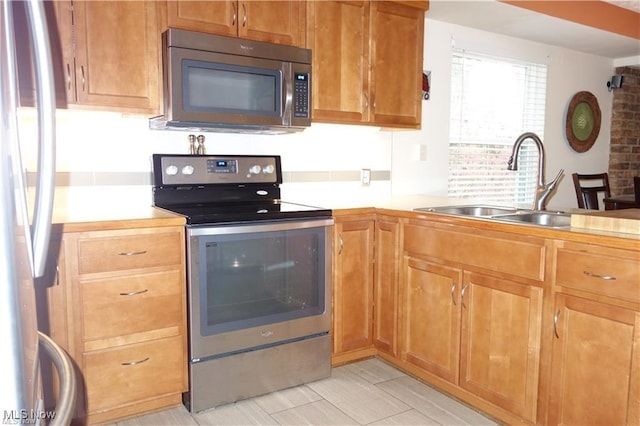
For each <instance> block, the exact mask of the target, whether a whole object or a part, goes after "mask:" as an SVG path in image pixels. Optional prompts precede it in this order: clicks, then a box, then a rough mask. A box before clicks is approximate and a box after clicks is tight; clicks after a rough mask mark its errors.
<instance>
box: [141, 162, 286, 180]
mask: <svg viewBox="0 0 640 426" xmlns="http://www.w3.org/2000/svg"><path fill="white" fill-rule="evenodd" d="M153 176H154V183H155V185H156V186H162V185H216V184H220V185H227V184H246V183H274V184H280V183H282V170H281V166H280V156H278V155H256V156H249V155H229V156H225V155H174V154H153Z"/></svg>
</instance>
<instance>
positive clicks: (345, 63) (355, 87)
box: [308, 1, 369, 123]
mask: <svg viewBox="0 0 640 426" xmlns="http://www.w3.org/2000/svg"><path fill="white" fill-rule="evenodd" d="M308 41H309V47H310V48H311V50H312V54H313V82H312V89H313V114H312V117H313V120H314V121H328V122H332V123H336V122H338V123H339V122H345V123H362V122H367V121H368V120H369V115H368V111H369V99H368V93H369V2H368V1H349V2H347V1H312V2H309V33H308Z"/></svg>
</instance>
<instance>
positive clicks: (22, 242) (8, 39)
mask: <svg viewBox="0 0 640 426" xmlns="http://www.w3.org/2000/svg"><path fill="white" fill-rule="evenodd" d="M1 1H2V7H1V9H0V88H1V92H0V95H1V99H0V113H1V116H0V117H1V122H0V137H1V140H0V344H1V345H2V347H1V349H0V372H1V373H0V375H1V376H2V384H0V416H1V420H0V421H2V423H3V424H7V423H35V424H44V423H54V424H64V423H65V422H68V421H69V416H70V414H71V413H70V411H71V410H72V409H73V407H69V405H68V401H66V400H64V401H63V402H64V403H65V404H66V407H64V409H65V410H66V411H68V412H61V413H53V414H51V415H53V416H55V420H54V421H53V422H51V421H50V419H46V416H47V413H45V412H44V407H43V403H42V401H43V399H42V398H43V395H42V385H41V374H40V358H41V354H39V348H44V352H47V354H48V355H51V356H50V357H51V358H52V359H53V362H54V364H55V365H56V368H57V369H59V370H66V371H58V374H59V375H60V374H61V373H63V374H65V375H68V374H70V372H69V371H68V369H69V366H70V364H69V363H68V358H66V359H57V358H56V356H58V358H59V356H62V357H63V358H64V353H63V352H61V351H59V348H58V347H56V345H55V343H53V342H52V341H51V340H50V339H48V338H47V336H45V335H42V334H41V333H39V332H38V329H37V319H36V318H37V317H36V303H35V289H34V279H36V278H38V277H40V276H42V275H43V274H44V269H45V264H46V261H47V254H48V250H49V240H50V233H51V219H52V207H53V198H54V187H55V183H54V178H55V91H54V83H53V69H52V66H51V49H50V48H49V46H50V43H49V33H48V29H47V23H46V22H47V21H46V18H45V12H44V5H43V3H42V2H41V1H38V0H29V1H26V2H21V3H19V4H18V3H15V2H13V1H12V0H1ZM14 3H15V4H14ZM15 7H23V8H25V9H24V10H25V11H26V16H27V18H28V19H27V22H26V23H25V25H26V26H27V27H28V28H29V34H30V36H29V38H30V42H29V43H24V40H21V43H19V45H20V46H24V45H27V46H31V48H30V49H29V50H30V52H21V51H20V50H19V48H18V47H17V43H16V40H15V35H14V34H15V33H14V25H15V22H14V12H13V10H14V8H15ZM19 54H28V55H30V57H31V58H33V64H34V70H35V71H34V78H33V79H34V81H35V83H36V84H35V87H36V104H37V106H36V109H37V112H38V120H37V121H38V171H37V178H36V181H37V182H36V186H35V199H34V197H29V196H28V194H27V188H26V179H25V172H24V168H23V164H22V158H21V151H20V142H21V141H20V134H19V125H18V117H17V113H18V83H17V81H18V79H17V73H18V67H17V59H16V58H17V55H19ZM33 199H34V201H30V200H33ZM30 204H31V205H30ZM52 348H53V352H52V353H51V354H49V352H51V351H52ZM63 381H65V382H66V383H67V384H68V378H64V380H63ZM69 397H73V394H69V392H68V390H67V391H66V393H65V394H64V395H62V394H61V396H60V398H61V399H65V398H66V399H68V398H69ZM51 415H50V416H51Z"/></svg>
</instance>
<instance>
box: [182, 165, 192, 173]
mask: <svg viewBox="0 0 640 426" xmlns="http://www.w3.org/2000/svg"><path fill="white" fill-rule="evenodd" d="M193 172H194V169H193V166H189V165H186V166H184V167H183V168H182V174H183V175H185V176H191V175H192V174H193Z"/></svg>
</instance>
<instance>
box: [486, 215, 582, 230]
mask: <svg viewBox="0 0 640 426" xmlns="http://www.w3.org/2000/svg"><path fill="white" fill-rule="evenodd" d="M493 219H496V220H503V221H507V222H518V223H523V224H527V225H538V226H546V227H549V228H565V227H568V226H571V215H570V214H567V213H563V212H527V213H516V214H504V215H497V216H494V217H493Z"/></svg>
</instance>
